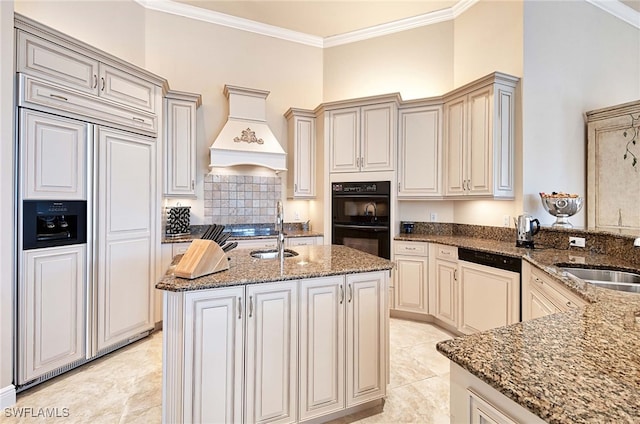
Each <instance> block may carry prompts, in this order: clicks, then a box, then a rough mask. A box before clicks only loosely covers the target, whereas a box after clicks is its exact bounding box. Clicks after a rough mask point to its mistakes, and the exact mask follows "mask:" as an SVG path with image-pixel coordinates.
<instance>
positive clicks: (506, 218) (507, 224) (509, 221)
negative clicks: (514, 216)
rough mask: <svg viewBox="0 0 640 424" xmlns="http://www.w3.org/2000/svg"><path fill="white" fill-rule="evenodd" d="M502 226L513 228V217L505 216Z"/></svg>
mask: <svg viewBox="0 0 640 424" xmlns="http://www.w3.org/2000/svg"><path fill="white" fill-rule="evenodd" d="M502 226H503V227H509V226H511V217H510V216H509V215H505V216H503V217H502Z"/></svg>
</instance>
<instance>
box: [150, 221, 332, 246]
mask: <svg viewBox="0 0 640 424" xmlns="http://www.w3.org/2000/svg"><path fill="white" fill-rule="evenodd" d="M206 229H207V226H206V225H199V226H196V227H195V228H193V229H192V230H191V233H190V234H185V235H180V236H167V235H163V236H162V243H186V242H190V241H191V240H195V239H199V238H201V237H202V234H204V232H205V230H206ZM247 234H250V233H247ZM284 236H285V238H294V237H322V233H317V232H314V231H302V230H296V229H289V230H285V232H284ZM268 238H276V234H262V233H261V232H259V231H258V232H257V233H255V234H252V235H244V236H234V235H231V236H230V237H229V240H230V241H238V240H254V239H268Z"/></svg>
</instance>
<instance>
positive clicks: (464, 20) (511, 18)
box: [453, 0, 524, 226]
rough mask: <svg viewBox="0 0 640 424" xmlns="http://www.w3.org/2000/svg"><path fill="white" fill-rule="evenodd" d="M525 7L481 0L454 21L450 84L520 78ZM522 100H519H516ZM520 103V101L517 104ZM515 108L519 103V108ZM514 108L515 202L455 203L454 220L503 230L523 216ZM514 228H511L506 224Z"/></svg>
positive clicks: (519, 138)
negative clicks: (500, 76) (510, 219)
mask: <svg viewBox="0 0 640 424" xmlns="http://www.w3.org/2000/svg"><path fill="white" fill-rule="evenodd" d="M522 22H523V5H522V2H519V1H493V0H481V1H479V2H478V3H476V4H475V5H474V6H472V7H471V8H469V9H468V10H467V11H465V12H464V13H463V14H462V15H460V16H458V17H457V18H456V19H455V21H454V64H453V73H454V83H455V85H456V86H457V87H458V86H461V85H464V84H466V83H468V82H471V81H474V80H476V79H478V78H481V77H483V76H485V75H488V74H490V73H492V72H494V71H500V72H505V73H507V74H511V75H514V76H517V77H522V66H523V65H522V61H523V54H524V53H523V42H522ZM520 98H521V97H520ZM516 105H518V102H516ZM518 106H519V105H518ZM520 111H521V110H520V109H519V108H518V109H517V110H516V128H515V130H516V131H515V133H516V138H515V144H516V146H515V147H516V149H515V154H516V160H515V175H516V181H515V187H516V190H515V199H514V200H496V201H487V200H468V201H467V200H465V201H455V202H453V208H454V212H453V222H457V223H462V224H477V225H492V226H503V225H504V217H505V216H508V217H512V216H514V215H518V214H519V213H520V212H521V207H520V205H521V204H522V201H521V199H522V180H521V179H520V176H521V174H522V131H521V128H522V127H521V113H520ZM509 226H512V224H509Z"/></svg>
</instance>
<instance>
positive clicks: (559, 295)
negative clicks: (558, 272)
mask: <svg viewBox="0 0 640 424" xmlns="http://www.w3.org/2000/svg"><path fill="white" fill-rule="evenodd" d="M586 304H587V302H586V301H585V300H583V299H581V298H580V297H579V296H578V295H576V294H574V293H572V292H571V291H570V290H569V289H568V288H566V287H564V286H563V285H562V283H560V282H559V281H555V280H554V279H553V278H551V277H550V276H549V275H547V274H546V273H545V272H544V271H542V270H540V269H538V268H536V267H534V266H533V265H531V264H529V263H528V262H526V261H523V263H522V320H523V321H525V320H529V319H534V318H539V317H542V316H545V315H550V314H553V313H556V312H564V311H568V310H569V309H571V308H578V307H581V306H585V305H586Z"/></svg>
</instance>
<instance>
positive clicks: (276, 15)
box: [174, 0, 640, 38]
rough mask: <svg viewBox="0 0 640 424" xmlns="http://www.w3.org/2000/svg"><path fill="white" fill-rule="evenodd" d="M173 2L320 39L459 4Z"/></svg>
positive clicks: (403, 0)
mask: <svg viewBox="0 0 640 424" xmlns="http://www.w3.org/2000/svg"><path fill="white" fill-rule="evenodd" d="M174 1H175V2H176V3H184V4H188V5H191V6H196V7H199V8H202V9H209V10H212V11H215V12H220V13H224V14H227V15H232V16H235V17H240V18H245V19H249V20H252V21H256V22H261V23H264V24H269V25H273V26H276V27H280V28H286V29H290V30H293V31H297V32H301V33H305V34H310V35H315V36H318V37H323V38H325V37H330V36H332V35H338V34H345V33H349V32H352V31H356V30H359V29H363V28H369V27H373V26H376V25H380V24H384V23H389V22H393V21H397V20H399V19H405V18H410V17H414V16H418V15H423V14H425V13H430V12H434V11H437V10H442V9H447V8H450V7H452V6H453V5H455V4H456V3H458V0H395V1H389V0H347V1H337V0H283V1H277V0H276V1H274V0H248V1H247V0H232V1H230V0H226V1H216V0H174ZM635 1H638V2H640V0H635Z"/></svg>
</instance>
